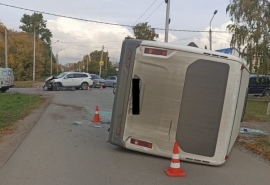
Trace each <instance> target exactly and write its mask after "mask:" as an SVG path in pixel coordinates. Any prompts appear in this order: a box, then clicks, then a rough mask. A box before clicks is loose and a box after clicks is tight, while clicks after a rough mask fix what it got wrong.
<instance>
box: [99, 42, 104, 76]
mask: <svg viewBox="0 0 270 185" xmlns="http://www.w3.org/2000/svg"><path fill="white" fill-rule="evenodd" d="M103 49H104V46H102V51H101V57H100V61H102V59H103ZM99 76H100V77H101V65H100V64H99Z"/></svg>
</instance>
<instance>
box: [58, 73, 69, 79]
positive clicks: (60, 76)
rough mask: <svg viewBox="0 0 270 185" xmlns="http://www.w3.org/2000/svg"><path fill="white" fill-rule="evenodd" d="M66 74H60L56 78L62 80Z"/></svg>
mask: <svg viewBox="0 0 270 185" xmlns="http://www.w3.org/2000/svg"><path fill="white" fill-rule="evenodd" d="M66 74H67V73H61V74H60V75H58V76H57V77H56V78H62V77H63V76H65V75H66Z"/></svg>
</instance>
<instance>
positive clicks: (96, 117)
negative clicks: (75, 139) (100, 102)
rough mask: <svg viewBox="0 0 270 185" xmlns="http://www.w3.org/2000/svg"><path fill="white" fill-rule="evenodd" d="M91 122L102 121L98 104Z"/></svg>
mask: <svg viewBox="0 0 270 185" xmlns="http://www.w3.org/2000/svg"><path fill="white" fill-rule="evenodd" d="M91 121H92V122H96V123H97V122H102V121H101V119H100V118H99V112H98V106H96V112H95V117H94V119H93V120H91Z"/></svg>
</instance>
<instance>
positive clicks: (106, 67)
mask: <svg viewBox="0 0 270 185" xmlns="http://www.w3.org/2000/svg"><path fill="white" fill-rule="evenodd" d="M108 59H109V53H108V50H107V58H106V66H105V67H106V71H107V70H108V62H109V61H108Z"/></svg>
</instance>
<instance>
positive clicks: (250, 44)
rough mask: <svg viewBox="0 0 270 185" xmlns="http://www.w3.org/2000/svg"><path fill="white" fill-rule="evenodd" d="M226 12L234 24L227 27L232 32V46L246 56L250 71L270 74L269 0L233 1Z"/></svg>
mask: <svg viewBox="0 0 270 185" xmlns="http://www.w3.org/2000/svg"><path fill="white" fill-rule="evenodd" d="M226 12H227V13H229V16H230V17H231V20H232V21H233V24H230V25H228V26H227V29H228V30H229V32H231V33H232V34H233V35H232V39H231V46H232V47H236V48H237V49H238V50H239V51H240V52H241V56H243V55H245V56H246V58H247V62H248V63H249V68H250V71H253V70H255V72H256V73H261V74H266V73H269V69H270V68H269V63H270V48H269V41H270V35H269V31H270V2H269V1H268V0H231V3H230V4H229V5H228V6H227V8H226Z"/></svg>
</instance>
